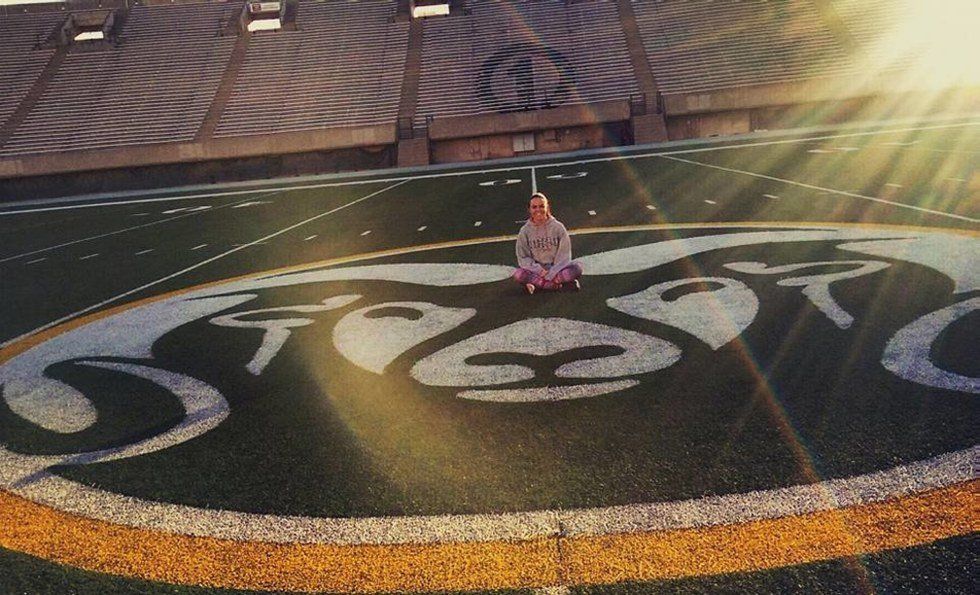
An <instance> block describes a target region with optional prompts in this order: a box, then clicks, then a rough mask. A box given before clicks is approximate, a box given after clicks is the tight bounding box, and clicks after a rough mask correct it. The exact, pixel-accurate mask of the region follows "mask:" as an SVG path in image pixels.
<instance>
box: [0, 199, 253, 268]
mask: <svg viewBox="0 0 980 595" xmlns="http://www.w3.org/2000/svg"><path fill="white" fill-rule="evenodd" d="M246 200H248V199H246ZM240 202H244V201H239V202H232V203H228V204H226V205H221V206H220V207H217V208H216V209H214V210H215V211H217V210H219V209H224V208H226V207H229V206H232V205H236V204H239V203H240ZM205 212H209V211H192V212H189V213H181V214H179V215H174V216H173V217H167V218H166V219H160V220H158V221H150V222H149V223H143V224H141V225H133V226H132V227H125V228H123V229H117V230H115V231H110V232H106V233H101V234H99V235H94V236H88V237H87V238H80V239H77V240H72V241H70V242H64V243H61V244H56V245H54V246H48V247H47V248H39V249H37V250H31V251H30V252H22V253H20V254H15V255H13V256H8V257H6V258H0V262H7V261H8V260H15V259H17V258H23V257H24V256H30V255H32V254H40V253H41V252H47V251H49V250H57V249H58V248H64V247H65V246H72V245H74V244H80V243H82V242H88V241H91V240H98V239H100V238H107V237H109V236H114V235H118V234H121V233H126V232H128V231H134V230H137V229H143V228H144V227H152V226H154V225H160V224H161V223H167V222H168V221H174V220H177V219H183V218H185V217H191V216H193V215H201V214H202V213H205ZM2 214H3V213H0V215H2ZM206 245H207V244H205V246H206Z"/></svg>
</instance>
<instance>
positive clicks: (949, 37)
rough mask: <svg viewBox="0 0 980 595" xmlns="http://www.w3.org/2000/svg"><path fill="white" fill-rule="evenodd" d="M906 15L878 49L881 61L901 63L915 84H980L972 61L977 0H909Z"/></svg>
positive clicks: (979, 67)
mask: <svg viewBox="0 0 980 595" xmlns="http://www.w3.org/2000/svg"><path fill="white" fill-rule="evenodd" d="M906 14H907V17H906V18H905V19H903V21H901V22H899V23H898V24H897V26H896V27H895V29H894V30H893V31H892V32H891V34H890V35H887V36H886V37H885V38H884V39H882V45H881V46H880V50H879V52H876V53H878V55H879V56H880V58H881V59H882V60H883V61H884V62H885V65H887V66H898V65H900V64H901V63H903V62H905V63H906V64H907V67H906V68H905V75H906V77H908V79H909V80H908V82H909V83H912V85H911V86H915V87H925V88H932V89H935V88H940V87H954V86H955V87H962V86H973V85H977V84H980V64H978V62H977V60H976V57H977V56H978V55H980V40H978V36H977V34H976V31H975V29H976V27H975V25H976V23H977V22H978V21H980V4H978V3H977V2H976V1H975V0H944V1H942V2H935V3H933V2H921V1H913V2H909V3H908V10H907V12H906ZM906 61H907V62H906Z"/></svg>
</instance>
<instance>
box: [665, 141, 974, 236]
mask: <svg viewBox="0 0 980 595" xmlns="http://www.w3.org/2000/svg"><path fill="white" fill-rule="evenodd" d="M657 156H658V157H660V158H661V159H670V160H671V161H680V162H681V163H689V164H691V165H699V166H701V167H708V168H711V169H718V170H721V171H727V172H731V173H736V174H744V175H746V176H752V177H755V178H762V179H764V180H774V181H776V182H782V183H784V184H790V185H792V186H800V187H801V188H809V189H810V190H820V191H822V192H823V193H826V194H829V193H833V194H840V195H842V196H849V197H851V198H860V199H863V200H870V201H871V202H878V203H882V204H886V205H892V206H895V207H901V208H903V209H912V210H913V211H920V212H922V213H929V214H931V215H939V216H940V217H949V218H951V219H959V220H961V221H969V222H971V223H980V219H974V218H973V217H966V216H964V215H955V214H953V213H944V212H943V211H935V210H933V209H927V208H925V207H917V206H915V205H908V204H904V203H900V202H895V201H893V200H885V199H884V198H876V197H874V196H865V195H863V194H857V193H854V192H846V191H844V190H829V189H827V188H822V187H820V186H814V185H813V184H805V183H803V182H795V181H793V180H787V179H785V178H777V177H775V176H767V175H765V174H757V173H755V172H751V171H745V170H742V169H734V168H731V167H722V166H720V165H712V164H710V163H702V162H700V161H692V160H690V159H682V158H680V157H675V156H673V155H657Z"/></svg>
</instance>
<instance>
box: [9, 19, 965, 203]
mask: <svg viewBox="0 0 980 595" xmlns="http://www.w3.org/2000/svg"><path fill="white" fill-rule="evenodd" d="M274 5H275V3H269V6H268V10H270V11H273V12H274V10H275V6H274ZM449 5H450V7H451V8H450V14H449V15H448V16H435V17H431V18H425V19H412V18H411V16H410V2H409V0H284V1H283V2H281V3H279V4H278V7H279V10H280V16H281V17H282V23H281V24H282V26H281V28H280V29H279V30H270V31H256V32H248V31H247V29H248V23H247V21H248V18H249V15H250V12H249V11H248V10H247V6H248V5H247V4H246V3H245V2H244V1H243V0H210V1H209V0H138V1H134V0H65V2H64V3H60V4H41V5H32V6H31V7H30V8H17V9H14V8H11V7H6V6H4V7H0V88H2V89H3V92H2V93H0V194H2V193H3V192H2V191H3V190H4V188H13V187H17V188H20V189H24V188H27V189H31V191H32V192H35V193H36V192H40V188H41V187H42V186H43V187H45V188H49V189H50V191H51V192H61V191H63V188H64V187H65V184H67V183H70V182H71V179H70V178H71V176H76V177H77V178H79V179H80V178H81V177H82V176H83V175H85V176H88V180H89V182H88V183H87V185H85V187H86V188H91V187H102V186H107V185H108V186H111V185H112V184H111V183H109V182H105V180H106V179H107V174H100V173H99V172H100V171H105V172H114V174H113V175H116V179H117V180H118V181H119V185H121V186H125V187H132V186H136V185H139V184H143V183H149V182H147V180H149V179H151V178H152V179H155V180H165V179H167V178H169V177H172V172H174V171H178V170H180V168H185V170H187V171H192V172H193V174H187V175H177V176H176V178H177V179H178V180H180V181H186V180H190V179H194V180H197V181H203V182H211V181H219V180H230V179H248V178H257V177H268V176H273V175H299V174H307V173H325V172H332V171H341V170H351V169H361V168H365V167H369V168H378V167H390V166H395V165H401V166H414V165H426V164H429V163H448V162H457V161H469V160H481V159H490V158H497V157H512V156H515V155H521V154H529V153H548V152H562V151H571V150H578V149H587V148H597V147H610V146H617V145H628V144H642V143H651V142H659V141H663V140H677V139H685V138H700V137H709V136H719V135H731V134H739V133H745V132H750V131H753V130H762V129H770V130H771V129H776V128H792V127H801V126H814V125H824V124H831V123H838V122H843V121H847V120H854V119H869V117H868V115H869V114H871V117H870V119H874V117H875V116H874V114H875V113H877V114H880V115H882V117H896V113H898V112H900V111H901V110H902V109H904V106H912V107H911V109H913V110H914V109H916V108H915V106H916V105H917V103H916V93H920V94H921V96H919V98H918V99H919V101H918V105H920V106H921V105H924V101H926V100H927V103H928V109H929V110H930V113H936V112H937V111H942V110H945V111H946V112H947V113H950V114H964V113H973V112H975V109H974V108H970V105H976V104H975V93H976V89H973V88H971V89H968V90H965V91H963V92H962V93H954V94H948V95H942V96H937V95H936V94H935V92H934V91H935V89H928V90H927V91H922V90H921V89H920V88H918V87H916V85H917V84H918V80H917V73H919V72H922V69H921V68H920V70H918V71H917V70H916V69H914V68H907V66H908V65H909V64H912V63H913V62H914V60H915V58H916V56H915V55H914V53H915V52H914V48H913V47H912V46H907V47H906V48H902V47H898V48H896V47H895V46H896V41H895V40H896V39H897V38H900V37H899V36H895V35H893V33H894V32H895V30H896V29H901V27H902V26H903V24H907V21H908V20H909V15H910V12H909V11H910V8H909V7H910V6H911V7H916V6H918V5H916V4H915V0H895V1H894V2H892V1H891V0H784V1H780V2H774V1H765V0H512V1H510V0H509V1H506V2H505V1H503V0H451V1H450V2H449ZM943 6H945V5H939V4H937V5H936V10H953V9H944V8H942V7H943ZM919 9H921V7H919ZM930 10H932V8H930ZM96 13H99V14H110V13H111V17H112V20H111V26H110V20H109V19H107V20H106V21H105V22H106V27H105V29H106V36H105V39H104V40H101V41H91V42H89V41H84V42H74V43H73V42H71V41H66V39H69V37H66V34H65V32H66V31H75V29H73V28H72V23H75V24H77V25H79V26H80V27H83V28H84V27H92V26H93V25H92V24H91V23H89V21H97V20H98V19H97V18H96V17H97V14H96ZM951 16H953V15H951ZM97 24H98V23H96V25H97ZM59 32H60V33H59ZM903 50H904V51H903ZM918 66H919V67H921V66H922V65H921V64H918ZM929 92H931V93H932V94H931V95H929V94H928V93H929ZM969 93H973V95H969ZM947 97H948V98H949V99H948V100H947V99H946V98H947ZM909 100H911V101H909ZM971 101H972V103H971ZM970 109H973V111H972V112H971V111H969V110H970ZM876 110H877V111H876ZM154 168H155V169H154ZM151 169H153V171H155V172H157V173H158V175H157V177H155V178H154V177H153V176H150V175H147V173H148V171H149V170H151ZM230 172H234V173H230ZM51 176H62V177H60V178H57V179H54V178H51ZM100 176H101V177H100ZM45 177H47V178H49V179H44V178H45ZM52 180H54V181H52ZM103 182H105V183H103ZM155 183H156V182H155Z"/></svg>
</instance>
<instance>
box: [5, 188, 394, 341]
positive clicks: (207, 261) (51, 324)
mask: <svg viewBox="0 0 980 595" xmlns="http://www.w3.org/2000/svg"><path fill="white" fill-rule="evenodd" d="M407 181H408V180H404V181H401V182H397V183H395V184H392V185H391V186H386V187H385V188H382V189H380V190H376V191H374V192H372V193H370V194H368V195H365V196H362V197H361V198H358V199H355V200H352V201H350V202H348V203H345V204H342V205H340V206H339V207H336V208H333V209H330V210H329V211H325V212H323V213H320V214H319V215H314V216H313V217H309V218H307V219H304V220H302V221H300V222H299V223H294V224H293V225H290V226H289V227H285V228H283V229H280V230H279V231H276V232H273V233H270V234H269V235H267V236H265V237H261V238H259V239H257V240H255V241H254V242H250V243H248V244H244V245H242V246H238V247H236V248H232V249H231V250H226V251H225V252H222V253H221V254H218V255H217V256H212V257H211V258H207V259H205V260H202V261H201V262H198V263H197V264H193V265H191V266H189V267H186V268H183V269H181V270H179V271H177V272H174V273H171V274H169V275H166V276H164V277H160V278H159V279H156V280H154V281H150V282H149V283H144V284H143V285H140V286H139V287H134V288H133V289H130V290H128V291H124V292H123V293H120V294H119V295H115V296H112V297H110V298H108V299H104V300H102V301H101V302H99V303H97V304H92V305H91V306H88V307H87V308H82V309H81V310H78V311H77V312H72V313H71V314H68V315H66V316H62V317H61V318H59V319H57V320H52V321H51V322H49V323H47V324H45V325H43V326H40V327H38V328H36V329H34V330H32V331H28V332H26V333H24V334H23V335H20V336H18V337H14V338H13V339H9V340H7V341H4V342H3V343H0V349H3V348H4V347H7V346H8V345H12V344H14V343H16V342H18V341H21V340H23V339H25V338H27V337H30V336H32V335H36V334H37V333H40V332H43V331H46V330H48V329H49V328H52V327H55V326H58V325H59V324H61V323H63V322H65V321H67V320H71V319H73V318H78V317H79V316H81V315H83V314H87V313H89V312H91V311H93V310H97V309H99V308H101V307H103V306H106V305H108V304H111V303H113V302H117V301H119V300H121V299H123V298H125V297H128V296H131V295H133V294H134V293H137V292H139V291H142V290H144V289H148V288H150V287H153V286H154V285H159V284H161V283H163V282H164V281H169V280H170V279H174V278H176V277H179V276H181V275H183V274H185V273H189V272H190V271H193V270H195V269H199V268H201V267H203V266H205V265H207V264H211V263H212V262H215V261H217V260H220V259H222V258H224V257H225V256H229V255H231V254H234V253H235V252H238V251H240V250H244V249H245V248H248V247H249V246H253V245H255V244H259V243H262V242H265V241H267V240H270V239H272V238H274V237H277V236H281V235H282V234H284V233H287V232H290V231H292V230H294V229H296V228H298V227H301V226H303V225H306V224H307V223H311V222H313V221H316V220H317V219H321V218H323V217H326V216H327V215H332V214H333V213H336V212H337V211H342V210H344V209H346V208H347V207H352V206H354V205H356V204H358V203H360V202H363V201H365V200H367V199H369V198H372V197H374V196H377V195H379V194H381V193H382V192H386V191H388V190H391V189H392V188H395V187H397V186H401V185H402V184H404V183H405V182H407Z"/></svg>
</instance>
